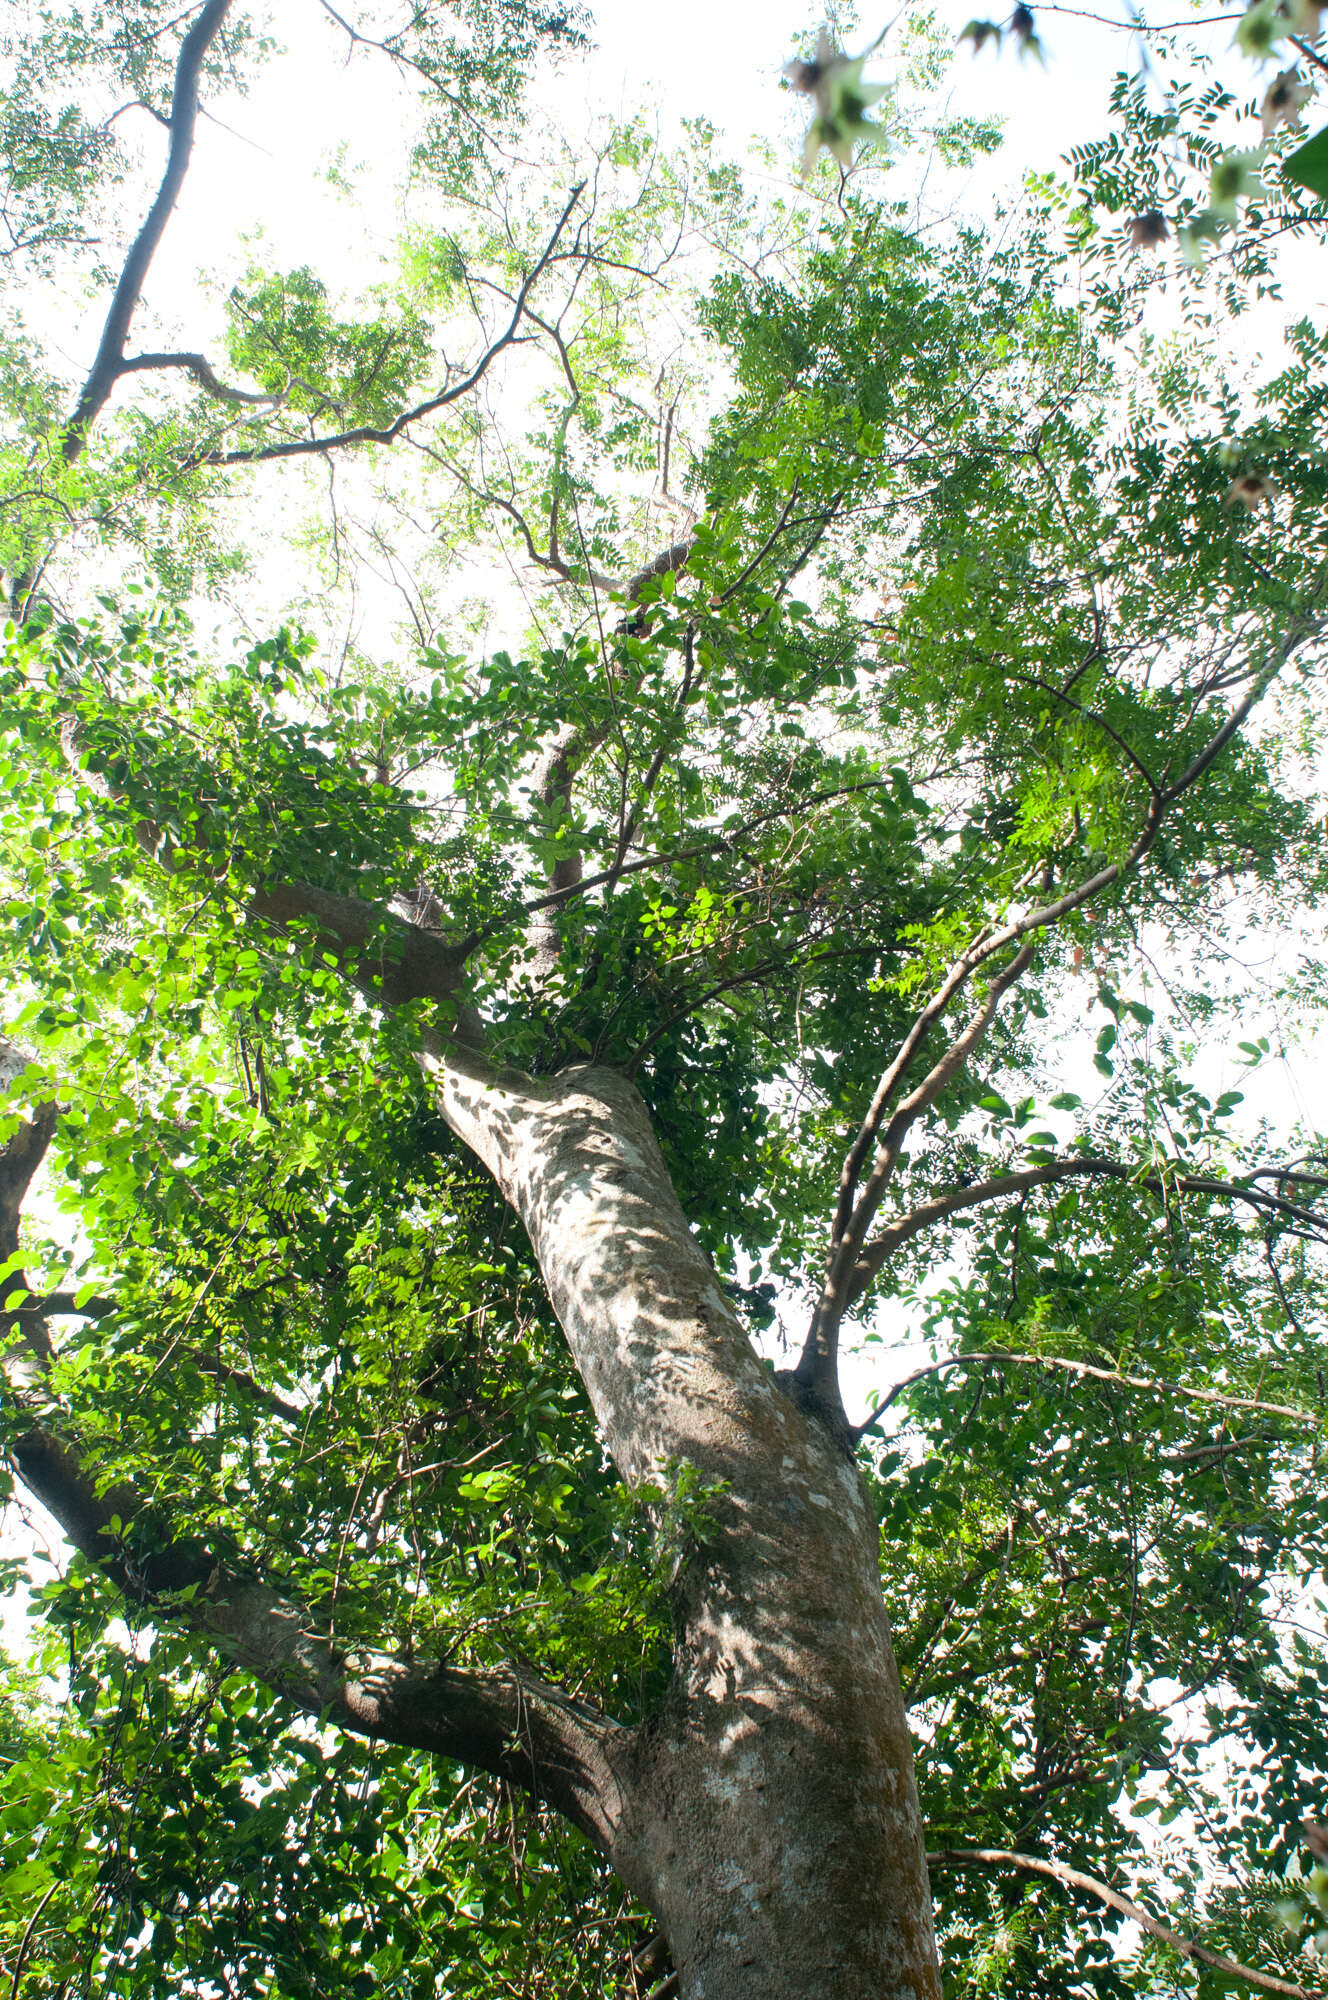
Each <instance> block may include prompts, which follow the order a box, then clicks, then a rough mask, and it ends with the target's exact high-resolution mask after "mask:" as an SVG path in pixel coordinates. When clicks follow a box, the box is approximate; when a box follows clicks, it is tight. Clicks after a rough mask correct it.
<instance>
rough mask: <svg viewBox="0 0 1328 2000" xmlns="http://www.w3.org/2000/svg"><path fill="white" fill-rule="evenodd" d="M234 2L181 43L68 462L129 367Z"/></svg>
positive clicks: (64, 448)
mask: <svg viewBox="0 0 1328 2000" xmlns="http://www.w3.org/2000/svg"><path fill="white" fill-rule="evenodd" d="M230 5H231V0H207V4H206V5H205V6H204V8H203V10H202V12H201V13H200V14H199V16H198V19H197V20H196V21H195V22H194V23H193V25H192V27H191V28H190V29H189V31H188V33H187V34H186V35H185V37H184V40H183V41H182V42H181V44H180V54H179V59H178V60H177V62H176V65H175V86H174V90H173V92H172V95H171V115H170V135H171V138H170V147H169V150H168V152H167V155H166V169H165V172H164V173H163V174H162V177H161V184H160V186H159V187H158V189H157V194H156V199H155V200H154V202H153V204H152V206H151V208H150V209H149V210H148V212H147V215H146V216H145V218H144V221H143V226H142V228H141V229H140V230H139V232H138V235H137V236H136V237H135V238H134V241H133V243H132V244H131V245H130V248H129V255H128V256H127V257H126V258H125V261H124V263H123V265H122V266H121V270H120V276H119V279H118V280H117V282H116V287H115V291H114V293H113V294H112V297H111V304H110V309H109V311H108V312H107V315H106V322H105V325H104V326H103V327H102V332H101V340H100V342H99V343H98V346H97V353H96V356H95V358H94V360H93V363H92V367H91V369H90V370H89V371H88V377H87V380H86V381H85V382H84V384H83V387H82V390H81V391H80V393H79V398H78V401H77V403H76V404H75V405H74V411H73V415H72V416H71V417H70V419H69V422H68V423H67V424H66V426H65V430H64V436H63V438H62V440H61V445H60V450H61V455H62V457H63V458H64V460H65V462H66V464H69V465H72V464H73V463H74V461H75V460H76V459H77V458H78V457H79V456H80V455H81V453H82V451H83V448H84V446H85V445H86V444H87V441H88V435H89V433H90V431H91V429H92V426H93V425H94V424H95V423H96V421H97V418H98V417H99V416H100V415H101V412H102V410H103V409H104V408H105V406H106V401H107V398H108V397H109V395H110V393H111V391H112V389H113V388H114V387H115V385H116V383H117V381H118V380H119V378H120V376H121V375H123V374H124V373H125V372H126V365H125V358H124V351H125V343H126V342H127V341H128V339H129V329H130V326H131V324H132V323H133V318H134V313H135V312H136V310H137V308H138V302H139V300H140V299H141V298H142V296H143V286H144V283H145V282H146V279H147V275H148V268H149V266H150V265H151V263H152V259H153V257H154V256H155V255H156V251H157V245H158V244H159V243H160V242H161V239H162V235H163V233H164V232H165V228H166V224H167V222H168V221H169V220H170V214H171V210H172V209H173V208H174V206H175V204H176V201H177V200H178V198H179V194H180V189H181V188H182V187H183V186H184V179H185V175H186V174H187V173H188V171H189V158H190V154H191V153H192V152H193V148H194V127H195V126H196V124H197V122H198V78H199V73H200V71H201V70H202V67H203V60H204V57H205V56H206V55H207V52H208V50H209V49H210V48H211V46H212V44H213V42H214V41H215V40H216V38H217V36H218V35H219V34H220V32H221V27H222V23H223V22H224V21H225V19H226V16H227V14H228V13H229V11H230Z"/></svg>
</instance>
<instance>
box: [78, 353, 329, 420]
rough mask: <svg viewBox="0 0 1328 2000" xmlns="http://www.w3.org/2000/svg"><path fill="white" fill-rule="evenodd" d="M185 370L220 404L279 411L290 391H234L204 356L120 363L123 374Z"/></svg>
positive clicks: (155, 357)
mask: <svg viewBox="0 0 1328 2000" xmlns="http://www.w3.org/2000/svg"><path fill="white" fill-rule="evenodd" d="M167 368H183V369H185V370H187V372H188V373H189V374H190V375H192V376H193V378H194V380H195V381H196V382H197V383H198V385H199V387H200V388H203V389H206V390H207V393H208V395H209V396H215V397H216V399H217V401H218V402H220V403H242V404H245V405H247V406H249V407H251V408H256V407H262V406H267V407H269V408H271V409H277V408H279V407H280V405H281V404H282V402H284V400H285V398H286V396H287V394H288V393H289V391H288V390H285V389H279V390H276V391H272V392H269V391H268V390H266V389H232V388H231V387H230V385H229V383H226V382H223V381H222V379H221V377H220V376H219V375H218V374H217V373H216V371H215V369H214V368H213V367H212V364H211V362H210V361H209V360H208V359H207V357H206V355H203V354H132V355H130V356H129V358H128V359H127V360H125V361H122V362H121V364H120V367H119V369H118V370H117V373H118V374H120V375H141V374H147V373H151V372H154V371H156V370H157V369H167Z"/></svg>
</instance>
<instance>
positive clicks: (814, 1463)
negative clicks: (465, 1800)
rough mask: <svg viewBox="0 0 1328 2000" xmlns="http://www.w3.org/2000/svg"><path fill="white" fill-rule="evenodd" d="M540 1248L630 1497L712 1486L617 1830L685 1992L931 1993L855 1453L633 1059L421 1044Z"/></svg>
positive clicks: (445, 1107)
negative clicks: (759, 1325)
mask: <svg viewBox="0 0 1328 2000" xmlns="http://www.w3.org/2000/svg"><path fill="white" fill-rule="evenodd" d="M423 1066H424V1068H425V1070H426V1073H427V1074H429V1076H430V1077H431V1079H432V1082H433V1085H434V1088H435V1091H436V1094H437V1099H438V1103H439V1105H440V1108H441V1110H442V1112H443V1115H444V1116H445V1117H446V1119H447V1121H448V1123H449V1124H450V1125H451V1127H452V1129H453V1131H454V1132H455V1133H456V1134H457V1136H458V1137H459V1138H460V1139H462V1140H463V1141H464V1142H465V1144H466V1145H467V1146H469V1147H470V1148H471V1150H472V1151H473V1152H474V1153H476V1154H477V1155H478V1157H479V1158H480V1159H481V1160H482V1161H483V1162H484V1163H485V1165H486V1166H487V1167H488V1168H489V1170H490V1171H491V1172H492V1173H493V1175H494V1176H495V1178H496V1179H497V1181H498V1183H499V1185H500V1186H501V1188H502V1190H503V1192H504V1194H505V1195H506V1196H507V1198H508V1200H509V1201H510V1202H511V1203H512V1205H513V1207H514V1208H515V1209H516V1210H517V1212H518V1214H519V1215H520V1217H521V1220H522V1222H523V1223H524V1225H525V1227H526V1230H527V1232H528V1233H529V1235H530V1238H531V1241H532V1243H533V1246H534V1249H535V1253H536V1255H537V1257H538V1259H539V1263H540V1267H541V1270H542V1272H543V1275H544V1278H545V1282H546V1284H547V1286H548V1289H549V1293H550V1297H551V1299H552V1301H553V1305H554V1308H555V1310H556V1312H557V1314H558V1317H559V1320H560V1321H561V1324H562V1326H563V1329H564V1331H565V1333H566V1336H567V1339H568V1342H569V1344H570V1346H571V1350H572V1354H573V1357H574V1359H575V1361H576V1364H577V1366H578V1368H579V1370H580V1372H581V1375H582V1377H583V1379H584V1381H585V1383H586V1387H587V1390H588V1392H589V1395H590V1398H591V1401H592V1403H593V1406H594V1409H595V1414H596V1416H597V1418H598V1420H599V1423H600V1425H601V1427H602V1430H603V1434H604V1438H605V1441H606V1443H607V1445H608V1448H609V1450H610V1452H611V1453H612V1455H613V1457H614V1460H615V1462H616V1463H617V1465H618V1467H619V1469H620V1471H621V1472H622V1473H623V1475H624V1477H625V1478H626V1479H627V1480H628V1481H629V1482H631V1483H632V1484H633V1485H641V1484H643V1483H647V1482H649V1483H653V1484H656V1485H659V1486H661V1487H663V1488H665V1489H668V1488H671V1487H672V1486H674V1485H675V1484H676V1481H677V1475H678V1472H679V1470H680V1468H682V1467H684V1466H685V1467H690V1468H692V1469H693V1472H694V1474H695V1475H696V1476H697V1477H699V1480H700V1481H701V1482H702V1484H703V1487H704V1489H705V1490H704V1495H703V1498H702V1502H701V1513H700V1526H699V1528H698V1531H697V1536H696V1545H695V1546H694V1547H693V1548H692V1549H691V1550H690V1551H689V1553H688V1555H687V1557H686V1560H685V1561H684V1562H683V1564H682V1565H681V1568H680V1574H679V1578H678V1585H677V1591H678V1603H677V1622H678V1631H677V1640H676V1647H675V1672H674V1676H673V1680H672V1683H671V1686H670V1689H669V1692H668V1694H667V1696H666V1698H665V1700H664V1702H663V1704H662V1705H661V1708H660V1709H659V1711H658V1712H657V1713H656V1714H655V1715H653V1716H652V1717H650V1718H649V1719H648V1720H647V1721H646V1722H645V1723H643V1724H642V1725H641V1726H640V1727H639V1728H637V1729H636V1730H632V1731H627V1730H624V1731H623V1732H622V1737H621V1739H620V1740H619V1742H618V1744H617V1745H616V1747H615V1754H614V1756H613V1768H614V1779H615V1787H616V1791H617V1796H616V1798H615V1800H614V1802H613V1806H612V1811H611V1813H609V1814H606V1823H607V1821H608V1820H609V1819H612V1822H613V1828H612V1832H611V1834H610V1835H609V1837H608V1838H607V1840H606V1841H605V1842H604V1843H603V1844H604V1850H605V1852H606V1854H607V1855H608V1858H609V1859H610V1860H611V1861H612V1863H613V1865H614V1866H615V1867H616V1869H617V1870H618V1872H619V1874H620V1875H621V1876H622V1877H623V1879H624V1881H625V1882H626V1883H627V1884H628V1885H629V1887H630V1888H631V1889H632V1890H633V1891H634V1892H635V1893H636V1894H638V1895H639V1896H641V1898H642V1899H643V1900H644V1901H645V1902H646V1903H647V1904H648V1905H649V1906H650V1907H651V1908H652V1909H653V1910H654V1911H655V1913H656V1915H657V1916H658V1917H659V1919H660V1921H661V1923H662V1925H663V1927H664V1929H665V1931H666V1932H667V1934H668V1937H669V1940H670V1943H671V1945H672V1949H673V1954H674V1959H675V1962H676V1964H677V1968H678V1973H679V1982H680V1990H681V1993H682V1995H683V1996H684V2000H758V1996H759V2000H937V1997H938V1996H939V1994H940V1978H939V1972H938V1969H937V1963H936V1952H935V1945H934V1941H933V1937H932V1930H931V1917H930V1909H931V1901H930V1894H929V1890H928V1884H927V1869H926V1856H925V1843H924V1840H923V1832H922V1824H921V1817H920V1813H919V1809H918V1802H917V1793H916V1788H915V1784H914V1779H913V1764H912V1750H911V1745H910V1740H909V1734H908V1728H907V1723H906V1718H905V1714H904V1709H903V1703H902V1700H901V1698H900V1692H899V1685H898V1680H897V1676H896V1673H895V1665H894V1658H893V1653H892V1650H891V1644H890V1632H889V1626H888V1622H887V1619H886V1613H885V1607H884V1604H883V1602H882V1598H881V1590H880V1581H879V1562H878V1547H877V1532H878V1531H877V1527H876V1523H875V1520H874V1518H873V1516H872V1514H871V1511H870V1509H869V1507H868V1505H867V1502H866V1497H865V1494H864V1491H863V1488H862V1485H861V1482H860V1480H859V1478H858V1475H857V1473H856V1471H855V1469H854V1467H853V1465H852V1464H851V1462H850V1461H849V1459H848V1457H847V1456H846V1455H845V1453H844V1451H843V1449H842V1447H841V1446H840V1445H839V1444H838V1443H837V1442H836V1441H835V1440H834V1439H833V1437H832V1436H831V1435H830V1433H829V1432H828V1431H827V1430H826V1429H824V1428H823V1427H822V1426H821V1425H820V1424H818V1423H817V1422H815V1421H814V1420H812V1419H811V1418H809V1417H808V1416H806V1415H805V1414H804V1413H803V1412H802V1411H801V1410H800V1409H798V1408H797V1407H796V1406H795V1405H794V1404H793V1403H792V1402H791V1401H790V1400H788V1398H787V1397H786V1396H785V1395H784V1394H783V1393H782V1392H781V1390H780V1388H779V1387H778V1386H777V1384H776V1382H775V1380H774V1378H773V1376H772V1375H771V1374H770V1372H769V1371H768V1370H767V1369H766V1368H765V1367H764V1366H763V1365H762V1363H761V1361H760V1359H759V1357H758V1356H757V1354H756V1353H755V1351H754V1349H753V1347H752V1345H751V1342H750V1341H749V1339H748V1338H747V1335H746V1333H745V1331H744V1329H743V1327H742V1325H741V1323H740V1321H739V1320H738V1319H737V1317H736V1315H735V1313H734V1312H733V1310H732V1308H731V1307H730V1305H729V1304H728V1302H727V1301H726V1299H725V1298H724V1295H723V1293H722V1291H721V1290H720V1287H719V1285H718V1283H717V1281H716V1278H715V1274H714V1271H713V1270H712V1268H711V1266H710V1264H709V1262H708V1260H707V1258H706V1257H705V1255H704V1253H703V1252H702V1251H701V1249H700V1247H699V1246H698V1244H697V1243H696V1241H695V1238H694V1237H693V1236H692V1233H691V1231H690V1229H689V1228H688V1225H687V1222H686V1218H685V1217H684V1215H683V1212H682V1209H681V1207H680V1205H679V1203H678V1200H677V1196H676V1194H675V1192H674V1189H673V1187H672V1184H671V1182H670V1179H669V1175H668V1171H667V1169H666V1167H665V1164H664V1161H663V1158H662V1156H661V1154H660V1151H659V1147H658V1145H657V1143H656V1141H655V1137H654V1134H653V1131H652V1129H651V1125H650V1120H649V1116H648V1114H647V1111H646V1108H645V1105H644V1104H643V1102H642V1100H641V1098H640V1096H639V1094H638V1093H637V1091H636V1090H635V1088H634V1087H633V1085H632V1084H631V1083H630V1082H629V1081H627V1080H626V1079H625V1078H624V1077H622V1076H621V1075H619V1074H617V1073H616V1072H612V1071H608V1070H605V1069H599V1068H594V1067H589V1066H587V1067H583V1068H577V1069H573V1070H569V1071H566V1072H564V1073H563V1074H562V1075H560V1076H558V1077H556V1078H553V1079H551V1080H550V1079H533V1078H531V1077H528V1076H525V1075H523V1074H521V1073H520V1072H517V1071H513V1070H505V1069H498V1068H496V1067H494V1066H492V1065H490V1064H489V1063H487V1062H486V1061H485V1059H484V1058H483V1057H481V1056H478V1055H475V1054H472V1053H471V1052H470V1051H468V1050H459V1049H448V1050H447V1051H446V1053H443V1052H434V1053H431V1054H430V1055H428V1056H427V1057H425V1058H424V1063H423Z"/></svg>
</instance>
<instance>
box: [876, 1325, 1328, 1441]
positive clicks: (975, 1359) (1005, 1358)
mask: <svg viewBox="0 0 1328 2000" xmlns="http://www.w3.org/2000/svg"><path fill="white" fill-rule="evenodd" d="M1007 1362H1009V1363H1011V1364H1014V1365H1017V1366H1019V1367H1023V1368H1052V1369H1056V1368H1059V1369H1062V1370H1063V1371H1064V1372H1065V1373H1066V1374H1067V1375H1081V1376H1084V1377H1086V1378H1087V1379H1089V1380H1090V1381H1094V1382H1114V1383H1116V1384H1117V1385H1118V1386H1119V1387H1120V1388H1123V1389H1142V1390H1144V1391H1145V1392H1146V1393H1147V1394H1149V1395H1154V1396H1179V1397H1181V1398H1182V1399H1183V1400H1184V1401H1185V1402H1189V1403H1212V1404H1215V1405H1216V1406H1217V1408H1218V1409H1221V1410H1256V1411H1258V1412H1259V1414H1260V1415H1262V1416H1265V1417H1285V1418H1286V1420H1287V1421H1288V1423H1295V1424H1312V1425H1314V1426H1315V1427H1316V1428H1317V1427H1318V1425H1319V1424H1320V1422H1321V1419H1320V1418H1319V1417H1318V1416H1317V1415H1316V1414H1315V1413H1314V1412H1313V1411H1312V1410H1296V1409H1293V1408H1292V1407H1291V1405H1290V1404H1289V1403H1264V1402H1261V1401H1260V1400H1259V1398H1258V1397H1257V1396H1224V1395H1222V1394H1220V1392H1219V1391H1218V1390H1216V1389H1189V1388H1186V1386H1185V1385H1184V1383H1182V1382H1159V1381H1156V1380H1155V1379H1154V1378H1153V1377H1152V1376H1149V1375H1126V1374H1125V1373H1124V1372H1123V1371H1121V1370H1120V1369H1116V1368H1098V1367H1095V1366H1094V1364H1093V1363H1092V1362H1091V1361H1072V1360H1071V1359H1070V1358H1069V1357H1068V1356H1067V1355H1063V1354H1016V1353H1014V1352H1013V1351H1012V1349H1010V1348H1008V1347H984V1348H981V1349H976V1350H975V1351H974V1352H972V1353H970V1354H948V1355H946V1356H945V1357H944V1359H942V1360H940V1361H929V1362H927V1364H926V1366H925V1367H923V1368H915V1369H914V1370H913V1373H912V1374H911V1375H906V1376H905V1377H904V1379H903V1381H902V1382H896V1383H895V1386H894V1388H893V1389H892V1390H891V1391H890V1393H889V1395H888V1396H887V1397H886V1398H885V1401H884V1402H883V1403H881V1404H880V1405H879V1406H878V1407H877V1408H876V1409H875V1410H874V1411H873V1412H872V1414H871V1416H870V1417H868V1419H867V1421H866V1423H865V1424H859V1425H858V1426H857V1427H856V1430H855V1436H857V1437H866V1436H867V1435H868V1433H869V1432H871V1431H874V1430H875V1429H876V1427H877V1425H878V1424H879V1423H880V1421H881V1419H882V1417H883V1416H884V1415H885V1413H886V1411H887V1410H888V1409H889V1407H890V1405H891V1404H892V1403H893V1402H895V1401H896V1399H897V1398H898V1397H900V1396H902V1395H903V1394H904V1393H905V1391H906V1390H908V1389H911V1388H912V1387H913V1385H914V1383H915V1382H922V1381H925V1380H926V1378H927V1376H928V1375H939V1374H941V1373H942V1372H943V1370H945V1369H947V1368H967V1367H969V1366H971V1365H972V1364H974V1363H976V1364H977V1366H978V1367H980V1368H984V1367H996V1366H999V1365H1002V1364H1004V1363H1007Z"/></svg>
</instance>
